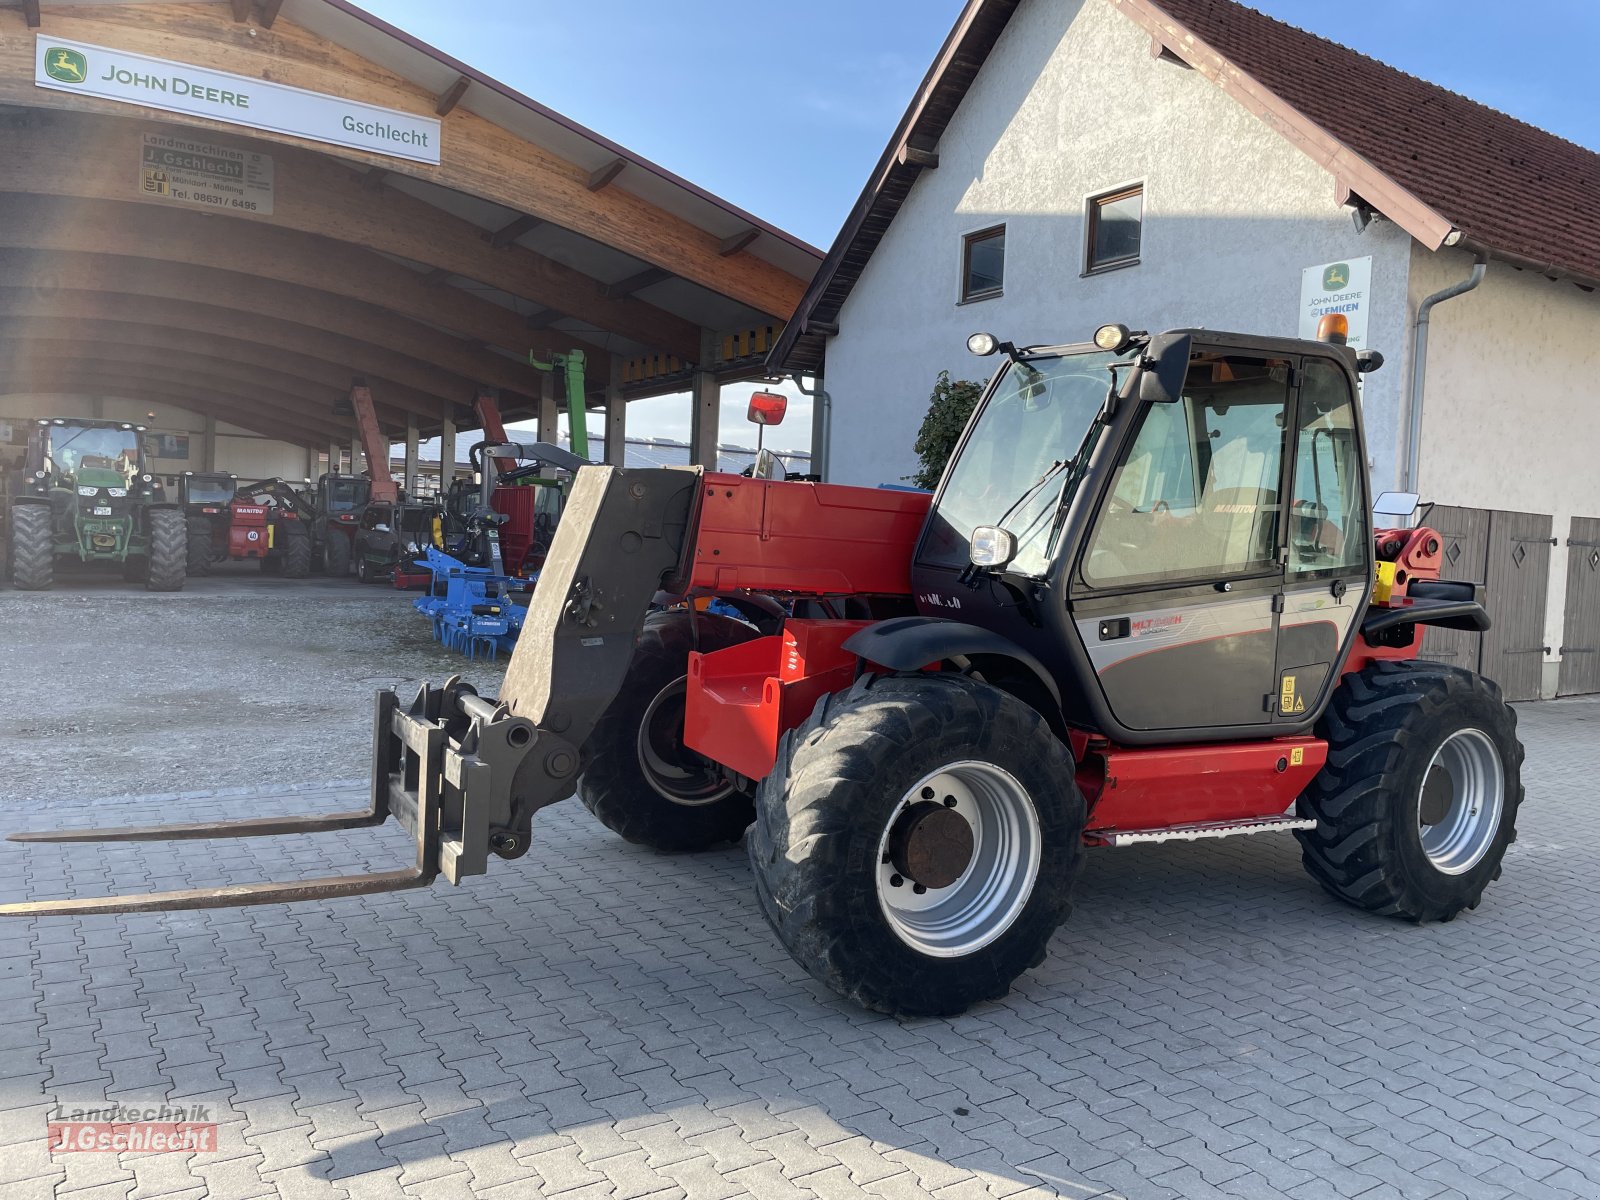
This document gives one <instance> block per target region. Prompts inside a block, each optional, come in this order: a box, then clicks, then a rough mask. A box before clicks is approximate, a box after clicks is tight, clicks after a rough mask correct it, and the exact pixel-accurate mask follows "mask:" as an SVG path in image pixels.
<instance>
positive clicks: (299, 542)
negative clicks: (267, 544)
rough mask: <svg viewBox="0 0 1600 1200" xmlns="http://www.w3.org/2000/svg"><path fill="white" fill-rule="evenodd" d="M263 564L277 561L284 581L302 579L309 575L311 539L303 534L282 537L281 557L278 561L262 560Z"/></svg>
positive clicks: (289, 534) (290, 534) (288, 534)
mask: <svg viewBox="0 0 1600 1200" xmlns="http://www.w3.org/2000/svg"><path fill="white" fill-rule="evenodd" d="M261 561H262V562H263V563H266V562H273V561H277V562H279V563H280V569H281V570H282V572H283V577H284V578H285V579H304V578H305V577H306V576H307V575H310V574H311V539H310V538H309V537H307V536H306V535H305V534H303V533H287V534H285V535H284V541H283V555H282V557H281V558H280V559H277V560H274V559H266V558H264V559H262V560H261Z"/></svg>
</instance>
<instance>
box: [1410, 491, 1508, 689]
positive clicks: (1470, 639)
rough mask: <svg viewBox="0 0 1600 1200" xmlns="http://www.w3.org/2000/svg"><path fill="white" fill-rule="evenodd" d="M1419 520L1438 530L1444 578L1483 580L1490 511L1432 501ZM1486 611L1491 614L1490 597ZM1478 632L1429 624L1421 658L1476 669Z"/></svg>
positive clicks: (1479, 635) (1479, 636) (1492, 610)
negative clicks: (1429, 507)
mask: <svg viewBox="0 0 1600 1200" xmlns="http://www.w3.org/2000/svg"><path fill="white" fill-rule="evenodd" d="M1421 523H1422V524H1424V525H1431V526H1432V527H1433V528H1434V529H1437V530H1438V531H1439V540H1440V542H1441V543H1442V544H1443V554H1444V567H1443V570H1442V571H1441V572H1440V574H1441V575H1442V576H1443V577H1444V578H1445V579H1463V580H1466V581H1467V582H1469V583H1483V582H1484V576H1485V572H1486V570H1487V567H1488V562H1489V512H1488V510H1487V509H1482V508H1450V507H1449V506H1447V505H1443V504H1435V505H1434V506H1433V507H1432V508H1431V509H1426V510H1424V511H1423V512H1422V514H1421ZM1489 613H1490V615H1491V616H1493V614H1494V606H1493V601H1492V598H1491V601H1490V607H1489ZM1482 640H1483V637H1482V635H1481V634H1477V633H1467V632H1466V631H1464V630H1460V629H1435V628H1433V627H1432V626H1429V627H1428V629H1426V630H1425V631H1424V633H1423V635H1422V654H1421V657H1423V658H1431V659H1433V660H1435V661H1436V662H1445V663H1449V664H1450V665H1451V666H1455V667H1465V668H1466V669H1467V670H1469V671H1476V670H1477V669H1478V658H1479V643H1480V642H1481V641H1482Z"/></svg>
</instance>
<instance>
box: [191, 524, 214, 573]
mask: <svg viewBox="0 0 1600 1200" xmlns="http://www.w3.org/2000/svg"><path fill="white" fill-rule="evenodd" d="M185 565H186V568H187V570H188V572H189V574H191V575H209V574H211V527H210V525H208V524H207V523H205V522H203V521H191V522H189V546H188V560H187V562H186V564H185Z"/></svg>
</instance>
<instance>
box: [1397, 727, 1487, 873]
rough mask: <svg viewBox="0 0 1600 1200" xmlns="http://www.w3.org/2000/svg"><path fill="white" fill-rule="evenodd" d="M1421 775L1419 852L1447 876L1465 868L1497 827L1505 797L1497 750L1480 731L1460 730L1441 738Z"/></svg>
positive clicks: (1480, 855) (1477, 857) (1475, 861)
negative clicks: (1441, 741)
mask: <svg viewBox="0 0 1600 1200" xmlns="http://www.w3.org/2000/svg"><path fill="white" fill-rule="evenodd" d="M1422 778H1423V782H1422V793H1421V796H1420V797H1419V799H1418V806H1417V826H1418V829H1419V830H1420V832H1421V835H1422V852H1423V853H1424V854H1426V855H1427V856H1428V861H1429V862H1431V863H1432V864H1433V865H1434V867H1435V868H1436V869H1437V870H1439V871H1442V872H1443V873H1444V874H1446V875H1460V874H1463V873H1464V872H1466V871H1470V870H1471V869H1472V868H1473V867H1475V866H1477V865H1478V863H1480V862H1482V861H1483V856H1484V855H1486V854H1487V853H1489V848H1490V847H1491V846H1492V845H1494V840H1495V835H1496V834H1497V833H1499V831H1500V817H1501V814H1502V813H1503V812H1504V810H1505V798H1506V775H1505V768H1504V767H1503V766H1502V764H1501V762H1500V752H1499V751H1498V750H1497V749H1495V745H1494V742H1492V741H1491V740H1490V739H1489V735H1488V734H1486V733H1484V732H1483V731H1482V730H1479V729H1463V730H1461V731H1459V732H1457V733H1453V734H1451V735H1450V736H1449V737H1448V738H1446V739H1445V742H1444V745H1442V746H1440V747H1439V749H1438V751H1437V752H1436V753H1435V754H1434V756H1433V760H1432V761H1431V762H1430V763H1429V764H1428V770H1427V772H1426V773H1425V774H1424V775H1423V777H1422Z"/></svg>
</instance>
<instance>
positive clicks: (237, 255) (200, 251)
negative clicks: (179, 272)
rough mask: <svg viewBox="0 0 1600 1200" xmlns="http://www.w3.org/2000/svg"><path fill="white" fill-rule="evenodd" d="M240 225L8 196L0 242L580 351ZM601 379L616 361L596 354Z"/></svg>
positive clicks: (516, 321) (0, 200) (313, 242)
mask: <svg viewBox="0 0 1600 1200" xmlns="http://www.w3.org/2000/svg"><path fill="white" fill-rule="evenodd" d="M238 233H239V229H238V227H237V226H235V225H234V224H233V223H232V222H226V221H219V220H214V219H209V218H208V217H207V216H206V215H205V214H204V213H195V212H188V211H183V210H179V209H168V208H156V207H154V206H153V205H148V204H138V203H134V202H127V203H124V202H121V201H115V200H73V201H70V202H69V203H65V204H63V203H62V202H61V201H60V200H56V199H52V198H50V197H46V196H33V195H27V194H24V193H18V192H5V193H0V245H4V246H9V247H13V248H17V249H25V250H26V249H33V250H48V251H70V250H79V251H82V250H87V251H89V252H91V253H95V254H121V255H126V256H131V257H134V258H140V259H151V260H155V261H157V262H164V263H171V262H181V263H187V264H189V265H190V266H193V267H210V268H221V269H223V270H226V271H233V272H236V273H239V274H243V275H248V276H252V277H254V278H260V279H274V280H277V281H278V282H280V283H288V284H294V285H296V286H298V287H302V288H309V289H311V290H313V291H319V292H327V293H330V294H332V295H334V296H342V297H344V298H345V299H346V300H354V301H359V302H361V303H364V304H374V305H377V306H378V307H380V308H384V309H387V310H389V311H390V312H394V313H398V314H399V315H401V316H404V317H408V318H410V319H411V320H414V321H422V322H424V323H426V324H430V325H435V326H438V327H441V328H443V329H446V330H449V331H450V332H452V333H455V334H457V335H459V336H462V337H467V338H471V339H473V340H476V341H480V342H483V343H486V344H490V345H496V346H502V347H504V348H506V349H508V350H511V351H512V352H514V353H516V354H517V355H519V356H520V355H523V354H526V353H527V352H528V350H529V349H530V348H531V349H534V350H538V351H540V352H541V353H551V352H559V351H562V350H568V349H571V348H572V344H573V341H574V339H573V338H572V336H571V335H570V334H559V333H558V334H554V335H552V334H551V333H548V332H538V331H534V330H530V329H529V328H528V326H527V321H526V319H525V318H523V317H520V316H518V315H517V314H516V313H514V312H512V311H511V310H510V309H507V308H502V307H501V306H500V305H498V304H494V303H491V302H490V301H488V300H480V299H479V298H478V297H476V296H470V295H468V294H467V293H466V292H463V291H461V290H460V289H459V288H430V287H429V286H428V285H427V284H426V283H424V282H423V280H422V276H420V275H418V274H417V273H416V272H415V271H413V270H411V269H410V268H408V267H403V266H401V265H400V264H399V263H395V262H391V261H390V260H389V259H386V258H384V257H383V256H382V255H379V254H374V253H372V252H371V251H369V250H362V249H360V248H359V247H356V246H351V245H347V244H345V243H342V242H337V241H334V240H332V239H331V238H321V237H313V236H312V235H310V234H304V233H296V232H294V231H293V230H287V229H276V228H273V227H272V226H269V225H257V226H252V227H251V230H250V236H249V237H240V236H238ZM594 364H595V369H594V371H593V372H592V374H593V375H594V377H595V382H596V383H599V384H603V383H605V382H606V380H607V378H608V376H609V367H610V358H609V356H608V355H605V354H598V353H597V354H596V355H595V356H594Z"/></svg>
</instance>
